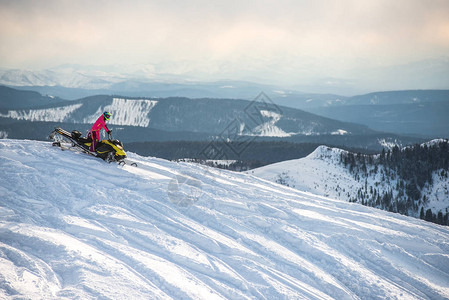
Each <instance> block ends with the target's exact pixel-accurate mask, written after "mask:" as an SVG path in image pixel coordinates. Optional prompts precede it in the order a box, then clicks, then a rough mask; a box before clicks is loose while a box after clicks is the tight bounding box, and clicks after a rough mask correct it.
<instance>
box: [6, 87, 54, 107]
mask: <svg viewBox="0 0 449 300" xmlns="http://www.w3.org/2000/svg"><path fill="white" fill-rule="evenodd" d="M61 101H63V100H62V99H60V98H54V97H49V96H42V95H41V94H39V93H37V92H34V91H21V90H17V89H12V88H9V87H6V86H1V85H0V109H20V108H26V107H27V108H30V107H38V106H45V105H49V104H55V103H58V102H61Z"/></svg>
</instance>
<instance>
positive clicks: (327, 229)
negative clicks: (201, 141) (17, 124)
mask: <svg viewBox="0 0 449 300" xmlns="http://www.w3.org/2000/svg"><path fill="white" fill-rule="evenodd" d="M130 157H131V159H133V160H135V161H137V162H138V164H139V167H138V168H136V167H131V166H118V165H116V164H107V163H105V162H103V161H101V160H98V159H96V158H93V157H90V156H86V155H84V154H80V153H75V152H72V151H61V150H59V149H58V148H54V147H52V146H51V144H50V143H46V142H36V141H20V140H1V141H0V172H1V173H0V174H1V176H2V180H1V181H0V182H1V183H0V298H2V299H15V298H31V299H64V298H69V299H73V298H80V299H91V298H101V299H298V298H306V299H331V298H333V299H379V298H382V299H398V298H400V299H448V298H449V229H448V228H447V227H443V226H439V225H436V224H432V223H427V222H424V221H421V220H418V219H415V218H410V217H406V216H401V215H398V214H392V213H388V212H384V211H380V210H376V209H372V208H369V207H364V206H361V205H358V204H351V203H346V202H343V201H338V200H333V199H329V198H324V197H320V196H315V195H313V194H309V193H305V192H301V191H298V190H295V189H292V188H288V187H285V186H281V185H278V184H275V183H270V182H268V181H265V180H262V179H258V178H256V177H252V176H251V175H247V174H243V173H233V172H228V171H222V170H218V169H209V168H206V167H204V166H199V165H195V164H189V163H173V162H169V161H165V160H161V159H156V158H144V157H140V156H137V155H135V154H130Z"/></svg>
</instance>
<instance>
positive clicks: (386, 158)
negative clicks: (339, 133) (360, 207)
mask: <svg viewBox="0 0 449 300" xmlns="http://www.w3.org/2000/svg"><path fill="white" fill-rule="evenodd" d="M340 157H341V163H343V164H344V166H345V167H347V168H348V169H349V171H350V173H351V174H352V175H353V176H354V177H355V179H356V180H358V181H362V182H364V183H365V185H364V188H360V189H359V190H358V192H357V195H356V196H355V197H353V198H352V199H350V200H351V201H352V202H359V203H362V204H364V205H368V206H374V207H379V208H382V209H387V210H389V211H393V212H399V213H401V214H405V215H408V214H418V213H419V216H420V218H421V219H426V220H428V221H432V222H435V223H438V224H445V225H447V224H449V223H448V216H449V214H448V211H447V204H448V203H449V190H448V172H449V144H448V141H447V140H436V141H433V142H431V143H427V144H423V145H415V146H411V147H406V148H403V149H400V148H399V147H398V146H395V147H393V148H392V149H391V150H389V149H388V150H386V151H385V150H383V151H382V153H381V154H380V155H363V154H354V153H351V152H341V154H340ZM370 178H378V179H380V181H381V182H386V183H387V184H389V186H390V188H389V189H387V190H385V189H384V190H380V189H378V186H379V184H380V183H379V182H378V181H372V180H370ZM430 197H436V199H432V200H433V202H434V203H435V202H436V203H440V204H441V205H440V207H438V205H437V206H434V207H428V205H427V204H428V202H429V200H430ZM443 204H446V208H443V206H444V205H443ZM432 208H433V209H432Z"/></svg>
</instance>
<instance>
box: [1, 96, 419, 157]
mask: <svg viewBox="0 0 449 300" xmlns="http://www.w3.org/2000/svg"><path fill="white" fill-rule="evenodd" d="M0 91H1V90H0ZM3 91H7V92H8V93H9V94H11V93H13V92H14V93H16V95H17V98H16V101H15V102H13V101H5V104H4V105H10V106H9V107H10V108H9V109H2V110H0V131H2V132H3V136H8V137H11V138H35V139H36V138H37V139H45V138H46V136H47V135H48V131H49V130H51V127H54V126H55V125H56V126H66V127H67V129H68V130H72V129H78V130H81V131H82V132H85V130H87V129H88V128H89V126H91V124H93V123H94V122H95V120H96V119H97V118H98V116H100V115H101V114H102V112H103V111H106V110H107V111H110V112H111V113H112V115H113V117H112V118H111V120H110V122H109V124H110V127H111V128H113V129H114V132H115V134H116V136H117V137H119V138H120V139H122V140H123V141H125V142H137V141H138V142H144V141H166V140H177V141H179V140H200V141H206V140H209V141H211V140H218V141H222V142H227V141H236V142H239V141H240V142H244V143H249V142H251V141H253V140H254V139H255V138H258V139H260V140H265V141H289V142H295V143H298V142H307V143H327V144H332V145H345V144H346V145H345V146H346V147H357V148H365V149H376V150H380V149H381V148H382V147H383V146H384V144H385V143H386V142H387V143H388V142H392V143H398V144H409V143H410V142H415V141H417V139H410V138H406V137H400V136H397V135H391V134H384V133H380V132H376V131H374V130H371V129H369V128H368V127H366V126H363V125H358V124H354V123H347V122H341V121H336V120H333V119H330V118H325V117H321V116H318V115H314V114H311V113H308V112H305V111H302V110H298V109H294V108H289V107H284V106H278V105H276V104H275V103H274V102H273V101H272V100H271V99H270V98H269V97H268V96H267V95H266V94H264V93H261V94H259V96H258V97H256V98H255V99H254V100H253V101H246V100H236V99H210V98H205V99H189V98H179V97H171V98H131V97H121V96H107V95H97V96H91V97H87V98H83V99H80V100H75V101H62V102H61V101H58V102H57V103H54V104H45V105H43V106H41V105H39V106H37V105H38V104H41V103H47V101H46V100H49V99H52V98H49V97H44V99H45V101H44V102H41V101H42V97H37V98H36V102H35V103H36V104H35V105H34V106H31V107H29V108H26V109H25V108H21V109H18V107H22V106H23V105H22V103H21V102H22V98H21V97H23V95H24V92H23V91H19V90H15V89H11V88H4V89H3ZM34 95H37V94H34ZM0 99H3V98H0ZM8 99H9V98H8ZM26 99H27V98H25V100H26ZM58 100H60V99H58ZM2 101H3V100H2ZM37 124H39V126H35V125H37ZM37 127H39V128H37ZM27 132H28V135H27Z"/></svg>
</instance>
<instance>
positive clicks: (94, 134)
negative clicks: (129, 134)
mask: <svg viewBox="0 0 449 300" xmlns="http://www.w3.org/2000/svg"><path fill="white" fill-rule="evenodd" d="M110 117H111V114H110V113H109V112H107V111H105V112H104V113H103V114H102V115H101V116H100V117H99V118H98V119H97V121H95V123H94V125H93V126H92V128H91V129H90V137H91V138H92V143H91V144H90V151H92V152H95V147H96V146H97V144H98V142H99V141H100V131H101V129H102V128H104V130H106V132H107V133H111V130H109V128H108V126H106V121H109V118H110Z"/></svg>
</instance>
